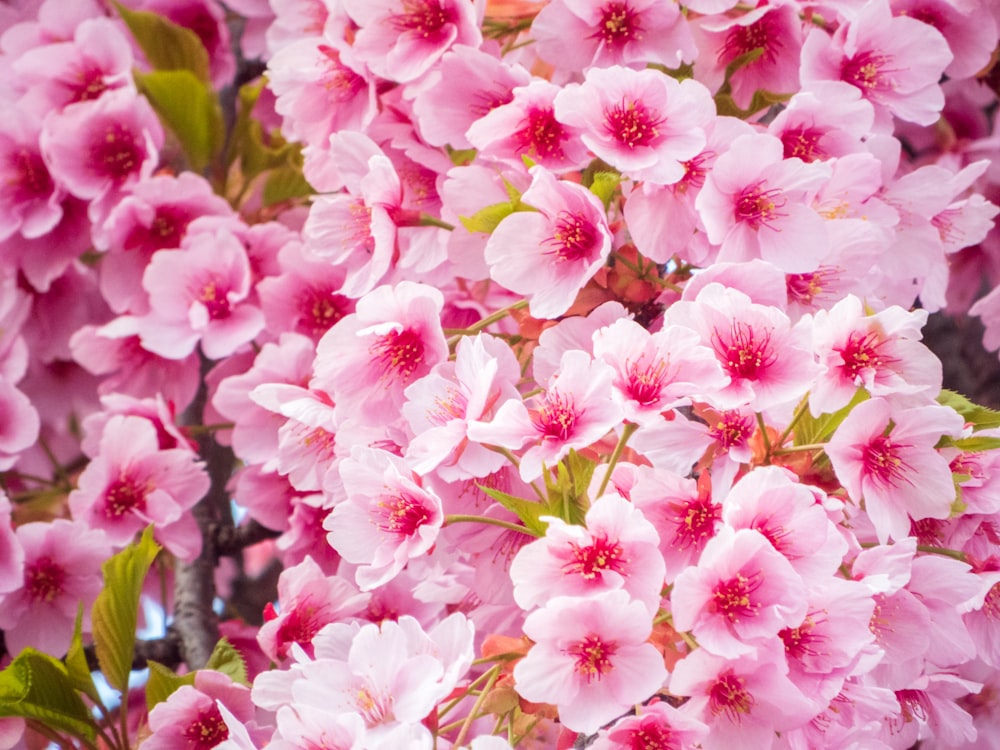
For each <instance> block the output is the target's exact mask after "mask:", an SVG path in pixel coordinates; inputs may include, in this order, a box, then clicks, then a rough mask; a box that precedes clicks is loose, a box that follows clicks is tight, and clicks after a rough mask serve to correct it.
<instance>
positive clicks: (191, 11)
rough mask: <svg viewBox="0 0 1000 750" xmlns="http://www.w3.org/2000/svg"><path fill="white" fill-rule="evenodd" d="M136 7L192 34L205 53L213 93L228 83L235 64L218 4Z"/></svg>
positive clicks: (153, 1)
mask: <svg viewBox="0 0 1000 750" xmlns="http://www.w3.org/2000/svg"><path fill="white" fill-rule="evenodd" d="M136 4H137V5H138V6H139V8H141V9H143V10H149V11H152V12H154V13H159V14H160V15H161V16H164V17H165V18H167V19H169V20H170V21H173V22H174V23H176V24H178V25H179V26H183V27H185V28H187V29H189V30H190V31H192V32H194V34H195V35H196V36H197V37H198V41H200V42H201V44H202V46H203V47H204V48H205V51H206V52H208V61H209V75H210V76H211V80H212V85H213V86H214V87H215V88H216V89H221V88H222V87H224V86H226V85H228V84H230V83H231V82H232V79H233V74H234V73H235V72H236V60H235V59H234V58H233V51H232V46H231V44H230V41H229V26H228V25H227V24H226V12H225V10H224V8H223V7H222V5H221V3H218V2H216V0H139V2H137V3H136Z"/></svg>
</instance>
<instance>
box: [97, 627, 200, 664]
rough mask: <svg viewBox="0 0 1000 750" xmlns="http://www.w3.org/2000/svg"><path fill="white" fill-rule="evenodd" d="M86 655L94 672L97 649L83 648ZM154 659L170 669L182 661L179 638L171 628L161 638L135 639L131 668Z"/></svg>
mask: <svg viewBox="0 0 1000 750" xmlns="http://www.w3.org/2000/svg"><path fill="white" fill-rule="evenodd" d="M83 653H84V656H86V657H87V668H88V669H90V671H91V672H96V671H98V670H99V669H100V668H101V665H100V664H99V663H98V661H97V651H96V649H95V648H94V646H86V647H85V648H84V649H83ZM151 661H155V662H158V663H160V664H162V665H163V666H165V667H168V668H170V669H176V668H177V667H178V666H180V664H181V663H182V662H183V661H184V660H183V659H182V658H181V639H180V636H179V635H177V633H175V632H174V631H172V630H168V631H167V634H166V635H165V636H164V637H163V638H154V639H152V640H148V641H136V642H135V652H134V654H133V656H132V669H145V668H146V667H147V666H149V662H151Z"/></svg>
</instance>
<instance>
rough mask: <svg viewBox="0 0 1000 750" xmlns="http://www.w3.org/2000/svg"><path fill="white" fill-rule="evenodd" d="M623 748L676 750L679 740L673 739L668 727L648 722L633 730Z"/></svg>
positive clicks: (630, 749)
mask: <svg viewBox="0 0 1000 750" xmlns="http://www.w3.org/2000/svg"><path fill="white" fill-rule="evenodd" d="M624 739H625V743H626V744H624V745H623V747H625V748H626V749H627V750H678V748H680V745H679V744H677V743H678V741H679V738H677V737H674V733H673V732H671V731H670V727H666V726H663V725H662V724H656V723H654V722H648V723H646V724H643V725H642V726H641V727H639V728H638V729H633V730H632V731H631V732H630V733H629V735H628V737H627V738H624Z"/></svg>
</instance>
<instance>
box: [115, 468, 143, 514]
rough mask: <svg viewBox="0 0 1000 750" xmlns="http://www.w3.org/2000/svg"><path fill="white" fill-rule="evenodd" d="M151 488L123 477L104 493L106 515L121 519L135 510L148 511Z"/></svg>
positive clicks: (130, 478)
mask: <svg viewBox="0 0 1000 750" xmlns="http://www.w3.org/2000/svg"><path fill="white" fill-rule="evenodd" d="M149 489H150V488H149V487H148V486H146V485H141V484H139V483H138V482H137V481H136V480H135V479H134V478H133V477H130V476H126V475H124V474H123V475H121V476H119V477H118V478H117V479H116V480H115V481H114V482H112V483H111V484H110V485H109V486H108V488H107V489H106V490H105V491H104V515H105V516H106V517H108V518H121V517H122V516H124V515H125V514H126V513H129V512H130V511H133V510H138V511H140V512H141V511H144V510H145V509H146V494H147V493H148V492H149Z"/></svg>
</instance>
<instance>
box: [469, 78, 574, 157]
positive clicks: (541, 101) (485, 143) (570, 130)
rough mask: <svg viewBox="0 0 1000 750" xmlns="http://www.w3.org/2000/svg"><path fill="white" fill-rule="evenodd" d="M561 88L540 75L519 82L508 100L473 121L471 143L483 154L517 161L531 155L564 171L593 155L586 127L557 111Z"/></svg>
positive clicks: (470, 133) (483, 155)
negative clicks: (583, 135) (584, 138)
mask: <svg viewBox="0 0 1000 750" xmlns="http://www.w3.org/2000/svg"><path fill="white" fill-rule="evenodd" d="M560 91H561V89H560V88H559V87H558V86H556V85H555V84H553V83H550V82H549V81H546V80H544V79H540V78H535V79H532V80H531V81H530V82H528V83H525V84H524V85H521V86H518V87H517V88H515V89H514V90H513V92H512V95H511V100H510V101H509V102H504V103H503V104H500V105H499V106H497V107H496V108H494V109H492V110H491V111H489V112H487V113H485V114H484V115H483V116H482V117H480V118H479V119H478V120H476V121H475V122H473V123H472V124H471V125H470V126H469V128H468V130H467V131H466V137H467V138H468V141H469V143H470V144H471V145H472V146H474V147H475V148H477V149H478V150H479V154H478V155H479V156H480V157H482V158H484V159H499V160H502V161H504V162H506V163H508V164H510V165H512V166H519V165H520V164H523V162H522V161H521V160H522V158H524V157H527V158H529V159H531V160H532V161H533V162H535V163H536V164H540V165H541V166H542V167H544V168H545V169H549V170H551V171H553V172H556V173H564V172H568V171H570V170H573V169H580V168H582V167H583V166H584V165H586V164H587V162H588V161H590V156H589V154H588V153H587V148H586V146H584V145H583V141H581V140H580V133H581V130H580V128H578V127H573V126H571V125H569V124H568V123H566V122H563V121H562V120H561V119H560V118H558V117H557V116H556V113H555V99H556V96H557V95H558V94H559V92H560Z"/></svg>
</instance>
